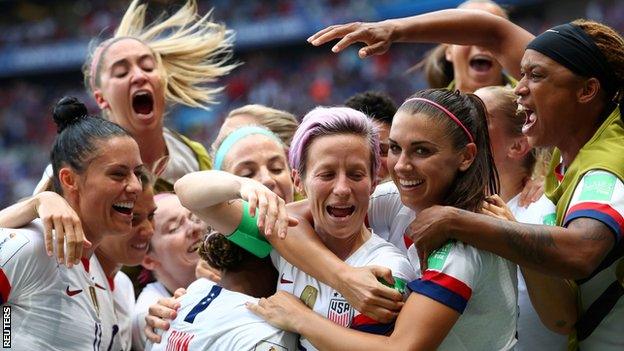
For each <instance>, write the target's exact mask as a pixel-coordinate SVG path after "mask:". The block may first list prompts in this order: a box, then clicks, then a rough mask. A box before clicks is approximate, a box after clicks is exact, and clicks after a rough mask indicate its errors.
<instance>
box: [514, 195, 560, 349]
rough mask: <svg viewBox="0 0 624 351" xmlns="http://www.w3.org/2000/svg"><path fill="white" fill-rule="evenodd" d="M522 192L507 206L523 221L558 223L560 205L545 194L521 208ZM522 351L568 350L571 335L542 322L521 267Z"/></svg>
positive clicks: (519, 297) (520, 342)
mask: <svg viewBox="0 0 624 351" xmlns="http://www.w3.org/2000/svg"><path fill="white" fill-rule="evenodd" d="M519 199H520V195H516V197H514V198H513V199H511V200H509V202H508V203H507V206H508V207H509V209H510V210H511V212H512V213H513V215H514V217H516V220H517V221H518V222H520V223H528V224H545V225H556V222H557V214H556V213H555V211H556V207H555V205H554V204H553V203H552V201H550V200H549V199H548V198H547V197H546V196H545V195H542V197H541V198H540V199H539V200H537V201H535V202H534V203H532V204H530V205H529V206H528V207H520V206H519V205H518V201H519ZM518 307H519V308H520V315H519V317H518V345H517V350H518V351H532V350H548V351H565V350H567V349H568V337H567V336H565V335H560V334H557V333H554V332H552V331H550V330H549V329H548V328H546V327H545V326H544V324H542V322H541V320H540V319H539V316H538V315H537V312H536V311H535V308H533V305H532V304H531V299H530V298H529V292H528V291H527V287H526V283H525V282H524V277H523V276H522V273H521V272H520V270H518Z"/></svg>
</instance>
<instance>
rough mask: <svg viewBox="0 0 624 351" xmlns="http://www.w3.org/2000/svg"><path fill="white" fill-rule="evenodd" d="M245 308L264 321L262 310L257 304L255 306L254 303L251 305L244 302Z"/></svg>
mask: <svg viewBox="0 0 624 351" xmlns="http://www.w3.org/2000/svg"><path fill="white" fill-rule="evenodd" d="M245 307H247V309H248V310H250V311H251V312H253V314H255V315H256V316H258V317H260V318H262V319H266V318H265V313H264V309H263V308H262V306H260V305H259V304H255V303H251V302H245Z"/></svg>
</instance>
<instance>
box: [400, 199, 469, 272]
mask: <svg viewBox="0 0 624 351" xmlns="http://www.w3.org/2000/svg"><path fill="white" fill-rule="evenodd" d="M458 212H459V210H458V209H456V208H454V207H450V206H432V207H429V208H426V209H424V210H422V211H420V212H419V213H418V215H416V218H415V219H414V220H413V221H412V223H410V225H409V227H408V228H407V231H406V233H405V235H407V236H409V237H410V238H411V239H412V241H413V242H414V246H416V251H417V252H418V259H419V260H420V268H421V270H422V271H423V272H424V271H425V270H426V269H427V259H428V257H429V254H430V253H431V252H433V251H434V250H436V249H438V248H439V247H440V246H442V245H443V244H444V243H446V242H447V241H448V240H449V239H451V236H450V234H451V231H452V229H451V228H452V226H450V223H452V221H453V218H454V217H455V216H457V215H459V213H458Z"/></svg>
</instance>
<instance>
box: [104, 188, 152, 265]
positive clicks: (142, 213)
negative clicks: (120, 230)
mask: <svg viewBox="0 0 624 351" xmlns="http://www.w3.org/2000/svg"><path fill="white" fill-rule="evenodd" d="M155 211H156V204H155V203H154V194H153V193H152V190H151V189H147V190H144V191H143V192H142V193H141V194H140V195H139V197H138V199H137V201H136V203H135V204H134V209H133V210H132V232H131V233H130V234H126V235H120V236H107V237H105V238H104V239H102V242H101V243H100V246H98V248H97V250H98V256H100V255H102V254H103V255H105V256H106V257H108V258H109V259H110V260H111V261H113V262H116V263H118V264H123V265H126V266H137V265H139V264H141V261H142V260H143V257H144V256H145V254H146V253H147V249H148V246H149V242H150V239H151V238H152V235H153V234H154V212H155Z"/></svg>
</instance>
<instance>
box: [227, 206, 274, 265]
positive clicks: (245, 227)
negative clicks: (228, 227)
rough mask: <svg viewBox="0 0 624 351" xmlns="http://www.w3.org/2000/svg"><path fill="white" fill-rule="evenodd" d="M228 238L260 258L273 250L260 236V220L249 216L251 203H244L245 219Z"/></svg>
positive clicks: (242, 219)
mask: <svg viewBox="0 0 624 351" xmlns="http://www.w3.org/2000/svg"><path fill="white" fill-rule="evenodd" d="M227 238H228V239H229V240H230V241H231V242H233V243H234V244H236V245H238V246H240V247H242V248H243V249H245V250H247V251H249V252H251V253H252V254H254V255H256V256H258V257H259V258H265V257H267V256H268V255H269V254H270V253H271V250H272V249H273V247H272V246H271V244H269V242H268V241H266V239H265V238H264V236H262V235H261V234H260V231H259V230H258V219H257V218H256V217H251V216H250V215H249V203H248V202H247V201H243V218H241V222H240V224H239V225H238V228H236V230H235V231H234V233H232V234H230V235H228V236H227Z"/></svg>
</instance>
